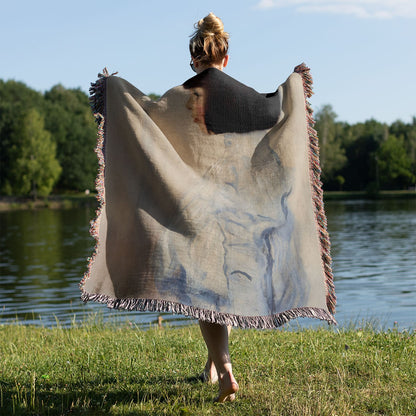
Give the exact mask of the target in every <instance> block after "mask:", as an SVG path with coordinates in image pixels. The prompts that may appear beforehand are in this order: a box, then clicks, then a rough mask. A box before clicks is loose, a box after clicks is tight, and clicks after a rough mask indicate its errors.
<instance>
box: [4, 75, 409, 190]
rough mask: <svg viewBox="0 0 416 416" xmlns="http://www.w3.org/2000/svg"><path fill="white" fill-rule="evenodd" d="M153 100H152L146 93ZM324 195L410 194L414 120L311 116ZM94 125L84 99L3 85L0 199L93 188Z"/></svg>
mask: <svg viewBox="0 0 416 416" xmlns="http://www.w3.org/2000/svg"><path fill="white" fill-rule="evenodd" d="M151 97H152V98H153V99H156V98H158V96H157V95H155V94H151ZM315 119H316V125H315V129H316V130H317V132H318V136H319V140H320V152H321V154H320V158H321V167H322V181H323V184H324V189H325V190H347V191H363V190H366V191H369V192H376V191H378V190H389V189H407V188H409V187H411V186H414V183H415V180H416V117H414V118H413V120H412V122H411V123H404V122H402V121H400V120H398V121H395V122H394V123H392V124H390V125H388V124H386V123H381V122H378V121H376V120H373V119H372V120H368V121H365V122H363V123H356V124H348V123H346V122H341V121H337V115H336V113H335V112H334V110H333V109H332V107H331V106H330V105H325V106H323V107H322V108H320V109H319V110H318V111H317V112H316V113H315ZM96 137H97V136H96V125H95V122H94V118H93V116H92V114H91V110H90V107H89V100H88V96H87V94H85V93H84V92H83V91H81V90H80V89H67V88H65V87H63V86H62V85H56V86H54V87H52V88H51V89H50V90H49V91H46V92H44V93H40V92H38V91H35V90H33V89H32V88H30V87H28V86H27V85H25V84H24V83H22V82H16V81H2V80H0V195H31V196H33V197H37V196H47V195H49V194H50V193H51V192H53V193H65V192H69V191H84V190H86V189H94V181H95V176H96V174H97V169H98V164H97V158H96V155H95V153H94V148H95V144H96Z"/></svg>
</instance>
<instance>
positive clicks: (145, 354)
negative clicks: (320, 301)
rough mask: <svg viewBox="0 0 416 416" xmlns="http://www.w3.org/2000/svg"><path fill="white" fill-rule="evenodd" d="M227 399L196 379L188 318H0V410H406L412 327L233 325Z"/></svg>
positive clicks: (414, 343)
mask: <svg viewBox="0 0 416 416" xmlns="http://www.w3.org/2000/svg"><path fill="white" fill-rule="evenodd" d="M230 346H231V354H232V359H233V363H234V371H235V376H236V378H237V379H238V381H239V384H240V392H239V393H238V397H237V400H236V401H235V402H233V403H228V404H224V405H218V404H213V403H212V399H213V398H214V397H215V394H216V389H217V387H216V386H211V385H208V384H204V383H202V382H200V381H198V380H197V379H196V378H195V376H196V375H197V374H198V373H199V372H200V370H201V369H202V366H203V364H204V361H205V358H206V356H205V355H206V351H205V347H204V344H203V341H202V339H201V336H200V334H199V329H198V327H195V326H191V327H183V328H163V329H156V328H155V329H151V330H148V331H143V330H140V329H138V328H135V327H134V325H133V326H130V325H128V324H125V325H124V324H123V325H121V326H120V325H119V326H118V327H114V326H113V327H112V326H110V325H108V324H106V325H101V324H88V325H84V326H82V327H75V326H74V327H72V328H70V329H61V328H59V327H58V328H54V329H45V328H38V327H27V326H23V325H11V326H8V325H7V326H6V325H4V326H0V357H1V358H0V387H1V388H0V414H1V415H14V414H16V415H67V414H71V415H81V414H82V415H129V416H132V415H153V414H154V415H164V414H166V415H219V414H221V415H291V416H293V415H302V416H305V415H314V416H315V415H342V416H344V415H373V414H376V415H413V416H414V415H415V414H416V413H415V412H416V362H415V357H416V334H415V332H412V333H408V332H398V331H389V332H381V333H377V332H374V331H373V330H371V329H355V330H339V331H332V330H327V329H325V328H323V329H318V330H304V331H300V330H299V331H295V332H292V331H291V332H289V331H285V330H278V331H254V330H250V331H248V330H247V331H242V330H235V331H233V332H232V335H231V340H230Z"/></svg>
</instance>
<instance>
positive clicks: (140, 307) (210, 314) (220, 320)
mask: <svg viewBox="0 0 416 416" xmlns="http://www.w3.org/2000/svg"><path fill="white" fill-rule="evenodd" d="M294 72H296V73H298V74H299V75H301V76H302V80H303V89H304V95H305V106H306V114H307V126H308V135H309V146H310V147H309V173H310V181H311V187H312V194H313V200H314V204H315V206H314V208H315V217H316V225H317V230H318V234H319V239H320V245H321V259H322V263H323V267H324V271H325V277H326V279H325V284H326V289H327V295H326V304H327V307H328V310H329V311H330V313H328V312H326V311H325V310H324V309H321V308H312V307H303V308H293V309H290V310H287V311H284V312H281V313H278V314H274V315H269V316H240V315H233V314H225V313H219V312H215V311H212V310H207V309H203V308H198V307H194V306H189V305H183V304H180V303H177V302H172V301H166V300H160V299H130V298H128V299H113V298H110V297H109V296H107V295H100V294H92V293H87V292H86V291H85V290H84V282H85V281H86V279H88V277H89V275H90V269H91V266H92V264H93V262H94V259H95V256H96V253H97V249H98V227H99V223H98V222H99V218H100V214H101V211H102V210H103V207H104V205H105V198H104V170H105V159H104V147H105V79H106V78H107V77H109V76H111V75H115V74H117V72H115V73H113V74H110V73H109V72H108V70H107V68H104V70H103V73H102V74H98V79H97V81H96V82H95V83H91V87H90V105H91V109H92V111H93V114H94V117H95V121H96V123H97V125H98V134H97V146H96V149H95V152H96V154H97V157H98V164H99V168H98V175H97V179H96V183H95V184H96V189H97V199H98V202H99V207H98V208H97V210H96V217H95V219H94V220H93V221H91V227H90V234H91V236H92V237H94V238H95V240H96V245H95V249H94V253H93V255H92V256H91V257H90V258H89V261H88V267H87V272H86V273H85V274H84V277H83V279H82V281H81V283H80V289H81V299H82V301H84V302H88V301H95V302H99V303H104V304H106V305H107V307H108V308H110V309H125V310H129V311H142V312H146V311H148V312H167V313H169V312H170V313H175V314H181V315H184V316H189V317H192V318H195V319H201V320H203V321H207V322H211V323H217V324H221V325H231V326H238V327H240V328H257V329H271V328H277V327H280V326H282V325H284V324H286V323H287V322H288V321H289V320H291V319H296V318H317V319H320V320H324V321H327V322H328V324H335V325H337V322H336V320H335V318H334V317H333V315H332V314H334V313H335V304H336V296H335V287H334V282H333V273H332V265H331V264H332V260H331V255H330V240H329V234H328V231H327V220H326V215H325V211H324V202H323V190H322V182H321V180H320V177H321V168H320V163H319V142H318V135H317V132H316V130H315V129H314V125H315V120H314V118H313V110H312V107H311V105H310V103H309V101H308V98H310V97H311V96H312V94H313V91H312V85H313V81H312V77H311V75H310V68H308V67H307V66H306V65H305V63H302V64H300V65H298V66H296V67H295V69H294Z"/></svg>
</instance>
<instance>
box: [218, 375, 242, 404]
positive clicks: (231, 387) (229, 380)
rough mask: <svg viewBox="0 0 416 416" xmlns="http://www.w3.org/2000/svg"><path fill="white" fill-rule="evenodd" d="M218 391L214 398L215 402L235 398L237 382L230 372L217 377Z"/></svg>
mask: <svg viewBox="0 0 416 416" xmlns="http://www.w3.org/2000/svg"><path fill="white" fill-rule="evenodd" d="M219 384H220V393H219V395H218V397H217V398H216V399H215V402H217V403H224V402H232V401H233V400H235V393H237V391H238V384H237V381H236V380H235V378H234V376H233V375H232V373H225V374H224V375H223V376H222V377H220V379H219Z"/></svg>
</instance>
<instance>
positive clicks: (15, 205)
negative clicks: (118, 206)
mask: <svg viewBox="0 0 416 416" xmlns="http://www.w3.org/2000/svg"><path fill="white" fill-rule="evenodd" d="M351 199H370V200H374V199H416V191H381V192H379V193H376V194H369V193H367V192H365V191H350V192H344V191H328V192H325V193H324V200H325V201H340V200H351ZM96 205H98V202H97V199H96V194H92V193H91V194H89V195H85V194H83V193H82V194H60V195H49V196H48V197H44V198H38V199H37V200H33V199H32V198H30V197H21V196H0V212H4V211H18V210H34V209H44V208H49V209H70V208H77V207H82V206H96Z"/></svg>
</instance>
